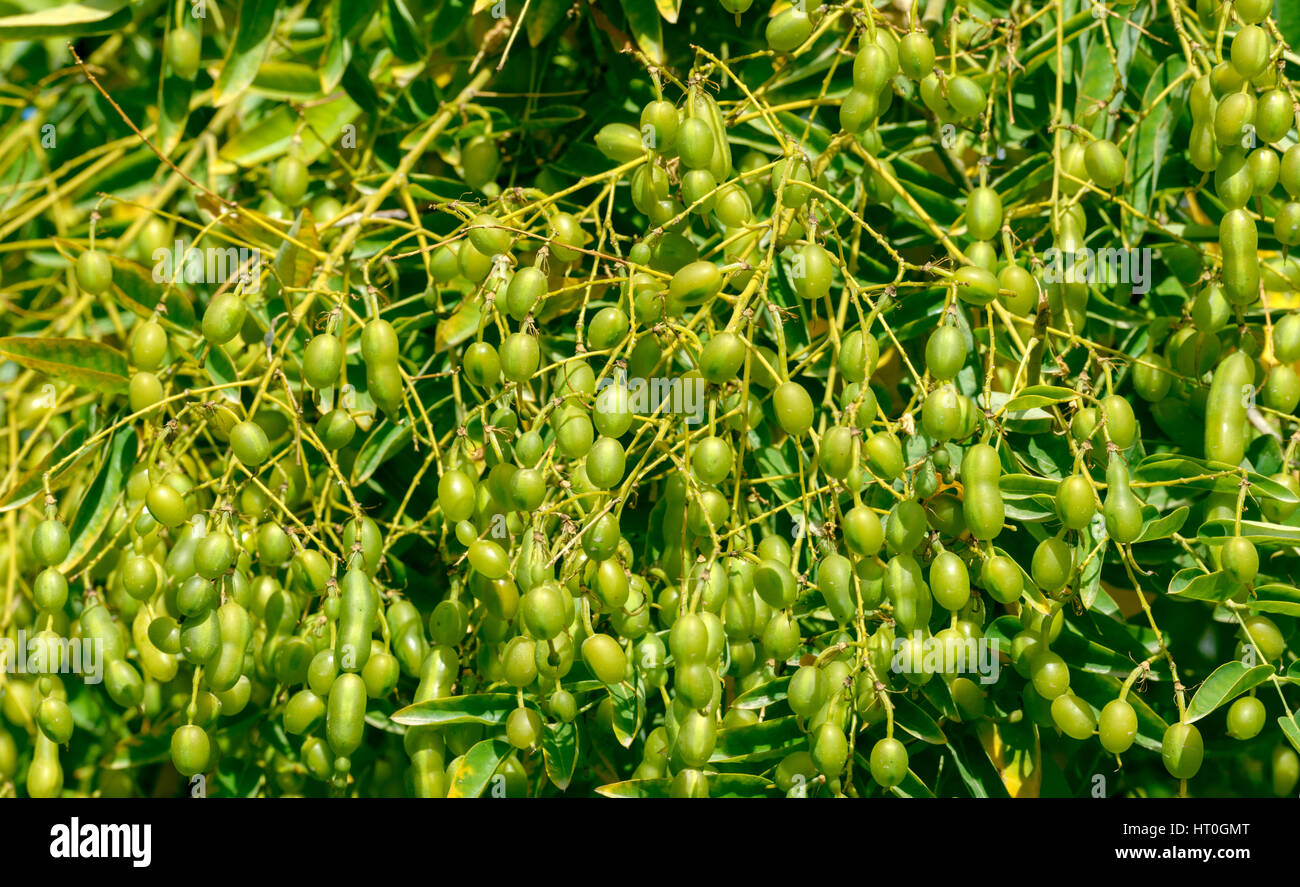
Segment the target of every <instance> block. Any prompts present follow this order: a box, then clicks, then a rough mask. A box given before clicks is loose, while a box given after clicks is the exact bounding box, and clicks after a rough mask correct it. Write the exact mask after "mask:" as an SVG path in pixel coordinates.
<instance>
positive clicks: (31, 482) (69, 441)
mask: <svg viewBox="0 0 1300 887" xmlns="http://www.w3.org/2000/svg"><path fill="white" fill-rule="evenodd" d="M85 440H86V423H85V422H78V423H77V424H76V425H73V426H72V427H71V428H69V429H68V430H67V431H65V432H63V435H62V436H61V437H60V438H59V439H58V440H56V441H55V442H54V446H52V447H50V451H49V452H48V453H46V454H45V455H44V456H43V457H42V458H41V460H40V461H39V462H37V463H36V464H35V465H34V466H32V467H31V468H30V469H29V470H28V471H27V472H25V473H24V474H23V475H22V476H20V477H19V478H18V480H17V481H16V482H15V483H14V485H13V486H12V487H10V488H9V490H8V491H6V492H5V494H4V496H3V498H0V512H5V511H12V510H13V509H15V508H21V507H22V506H24V505H26V504H27V503H28V502H30V501H32V499H33V498H35V497H36V494H38V493H39V492H41V490H42V489H43V487H44V484H45V482H44V476H45V472H46V471H48V470H49V469H50V467H51V466H53V465H54V464H55V463H57V462H60V461H62V460H63V459H64V458H65V457H67V456H70V455H71V454H73V453H75V452H76V451H77V448H78V447H80V446H81V445H82V444H83V443H84V442H85ZM82 458H84V454H83V456H82ZM76 462H77V460H75V459H74V460H73V461H71V462H69V463H68V464H67V465H65V466H64V467H63V470H62V471H60V472H59V473H58V475H56V476H54V477H51V478H50V484H51V486H53V484H54V483H55V482H56V481H57V480H58V479H59V478H60V477H62V476H63V475H65V474H67V473H68V469H69V468H71V467H72V466H73V465H75V464H76Z"/></svg>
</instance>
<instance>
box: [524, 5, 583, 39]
mask: <svg viewBox="0 0 1300 887" xmlns="http://www.w3.org/2000/svg"><path fill="white" fill-rule="evenodd" d="M571 5H572V4H570V3H569V0H539V2H536V3H534V4H533V5H532V6H529V7H528V18H527V19H526V20H525V22H524V28H525V29H526V30H527V31H528V42H529V44H531V45H532V46H537V45H538V44H539V43H541V42H542V41H543V40H545V39H546V35H547V34H549V33H551V29H552V28H554V27H555V26H556V25H558V24H559V23H560V21H561V20H562V19H563V18H564V13H565V11H566V10H567V9H568V8H569V6H571Z"/></svg>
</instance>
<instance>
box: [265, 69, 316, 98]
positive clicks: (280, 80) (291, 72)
mask: <svg viewBox="0 0 1300 887" xmlns="http://www.w3.org/2000/svg"><path fill="white" fill-rule="evenodd" d="M252 88H253V89H255V90H256V91H257V92H260V93H262V94H263V95H266V96H269V97H271V98H275V99H280V100H283V101H289V100H297V101H303V100H306V99H315V98H319V97H320V94H321V86H320V73H319V72H318V71H317V70H316V68H314V67H313V66H311V65H304V64H300V63H298V62H273V61H267V62H263V63H262V66H261V67H260V68H258V69H257V76H256V77H254V78H253V85H252Z"/></svg>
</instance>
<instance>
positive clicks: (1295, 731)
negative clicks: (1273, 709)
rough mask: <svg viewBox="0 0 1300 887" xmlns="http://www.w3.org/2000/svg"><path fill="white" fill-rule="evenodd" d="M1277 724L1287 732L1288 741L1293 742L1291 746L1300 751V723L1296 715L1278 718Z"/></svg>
mask: <svg viewBox="0 0 1300 887" xmlns="http://www.w3.org/2000/svg"><path fill="white" fill-rule="evenodd" d="M1277 725H1278V726H1279V727H1281V728H1282V732H1283V733H1284V734H1286V739H1287V742H1289V743H1291V747H1292V748H1294V749H1295V750H1296V751H1298V752H1300V724H1297V723H1296V720H1295V717H1294V716H1292V717H1289V718H1285V717H1284V718H1278V719H1277Z"/></svg>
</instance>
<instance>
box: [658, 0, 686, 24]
mask: <svg viewBox="0 0 1300 887" xmlns="http://www.w3.org/2000/svg"><path fill="white" fill-rule="evenodd" d="M655 6H656V7H657V8H658V9H659V14H660V15H662V16H663V17H664V21H666V22H668V24H670V25H675V24H677V17H678V16H679V15H681V12H682V0H655Z"/></svg>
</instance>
